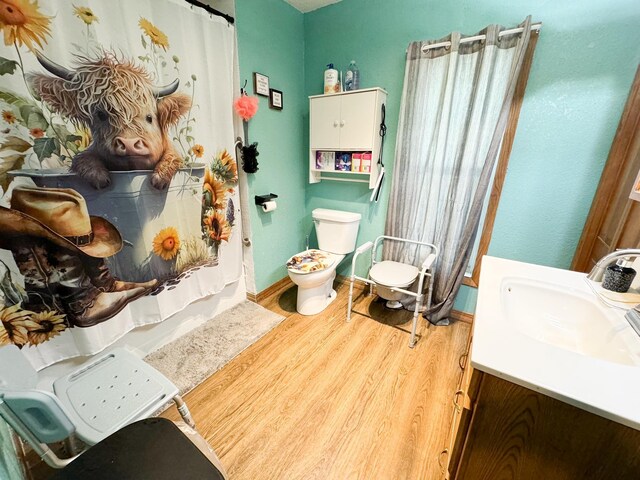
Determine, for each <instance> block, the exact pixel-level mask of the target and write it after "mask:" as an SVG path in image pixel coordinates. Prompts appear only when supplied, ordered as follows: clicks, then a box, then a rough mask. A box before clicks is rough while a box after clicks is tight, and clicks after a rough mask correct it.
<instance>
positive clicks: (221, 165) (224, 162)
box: [211, 149, 238, 184]
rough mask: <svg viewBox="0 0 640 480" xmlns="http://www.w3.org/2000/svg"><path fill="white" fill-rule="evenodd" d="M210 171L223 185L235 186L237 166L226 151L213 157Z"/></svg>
mask: <svg viewBox="0 0 640 480" xmlns="http://www.w3.org/2000/svg"><path fill="white" fill-rule="evenodd" d="M211 169H212V171H213V172H214V174H215V175H216V176H217V177H220V178H221V179H222V180H223V181H224V183H230V184H235V183H236V182H237V181H238V164H237V163H236V161H235V160H234V159H233V157H232V156H231V154H230V153H229V152H227V150H226V149H225V150H222V151H220V152H218V154H217V155H216V156H215V157H214V159H213V162H212V163H211Z"/></svg>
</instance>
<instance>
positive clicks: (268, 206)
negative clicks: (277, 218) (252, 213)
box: [262, 200, 278, 212]
mask: <svg viewBox="0 0 640 480" xmlns="http://www.w3.org/2000/svg"><path fill="white" fill-rule="evenodd" d="M276 208H278V205H276V202H275V200H271V201H269V202H264V203H263V204H262V211H263V212H273V211H274V210H275V209H276Z"/></svg>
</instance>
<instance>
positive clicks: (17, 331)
mask: <svg viewBox="0 0 640 480" xmlns="http://www.w3.org/2000/svg"><path fill="white" fill-rule="evenodd" d="M31 315H33V312H31V311H29V310H23V309H22V308H21V307H20V305H19V304H16V305H12V306H11V307H4V306H3V307H1V308H0V322H1V323H2V326H3V327H4V330H5V332H6V335H7V337H8V338H9V340H10V341H11V342H13V343H15V344H16V345H18V346H22V345H25V344H26V343H27V342H28V341H29V336H28V333H29V329H28V325H29V317H30V316H31ZM0 337H2V335H0ZM1 341H2V339H1V338H0V342H1Z"/></svg>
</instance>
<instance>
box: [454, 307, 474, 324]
mask: <svg viewBox="0 0 640 480" xmlns="http://www.w3.org/2000/svg"><path fill="white" fill-rule="evenodd" d="M449 316H450V317H451V318H452V319H453V320H455V321H457V322H464V323H470V324H473V313H467V312H463V311H462V310H451V315H449Z"/></svg>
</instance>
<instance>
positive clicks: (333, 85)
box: [324, 63, 340, 95]
mask: <svg viewBox="0 0 640 480" xmlns="http://www.w3.org/2000/svg"><path fill="white" fill-rule="evenodd" d="M339 91H340V83H339V82H338V70H336V69H335V68H333V63H330V64H329V65H327V69H326V70H325V71H324V93H325V95H326V94H328V93H338V92H339Z"/></svg>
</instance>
